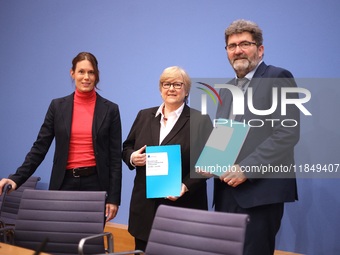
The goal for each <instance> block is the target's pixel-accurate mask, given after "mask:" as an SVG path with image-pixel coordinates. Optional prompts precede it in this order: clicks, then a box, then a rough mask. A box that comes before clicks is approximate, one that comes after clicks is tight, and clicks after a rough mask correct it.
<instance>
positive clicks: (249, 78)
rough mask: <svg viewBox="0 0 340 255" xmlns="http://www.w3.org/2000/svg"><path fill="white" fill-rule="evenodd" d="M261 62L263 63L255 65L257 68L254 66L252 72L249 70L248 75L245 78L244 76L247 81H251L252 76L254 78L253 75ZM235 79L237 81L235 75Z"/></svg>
mask: <svg viewBox="0 0 340 255" xmlns="http://www.w3.org/2000/svg"><path fill="white" fill-rule="evenodd" d="M262 62H263V60H261V61H260V62H259V63H258V64H257V66H256V67H255V68H254V69H253V70H251V71H250V72H249V73H247V74H246V76H244V77H245V78H247V79H248V80H251V79H252V78H253V76H254V74H255V72H256V70H257V68H258V67H259V66H260V65H261V63H262ZM235 78H236V79H238V78H237V76H236V75H235Z"/></svg>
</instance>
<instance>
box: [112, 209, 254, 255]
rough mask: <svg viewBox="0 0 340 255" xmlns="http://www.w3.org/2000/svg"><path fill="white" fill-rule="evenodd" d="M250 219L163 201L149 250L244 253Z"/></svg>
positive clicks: (192, 254) (159, 254) (166, 254)
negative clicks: (174, 205) (173, 205)
mask: <svg viewBox="0 0 340 255" xmlns="http://www.w3.org/2000/svg"><path fill="white" fill-rule="evenodd" d="M248 221H249V217H248V215H245V214H233V213H222V212H212V211H203V210H195V209H187V208H180V207H171V206H166V205H161V206H160V207H159V208H158V210H157V213H156V216H155V219H154V222H153V225H152V229H151V233H150V237H149V240H148V243H147V247H146V251H145V254H147V255H151V254H156V255H174V254H180V255H212V254H215V255H216V254H221V255H222V254H223V255H242V253H243V245H244V238H245V232H246V227H247V223H248ZM140 252H141V251H127V252H117V253H112V254H115V255H122V254H138V253H140Z"/></svg>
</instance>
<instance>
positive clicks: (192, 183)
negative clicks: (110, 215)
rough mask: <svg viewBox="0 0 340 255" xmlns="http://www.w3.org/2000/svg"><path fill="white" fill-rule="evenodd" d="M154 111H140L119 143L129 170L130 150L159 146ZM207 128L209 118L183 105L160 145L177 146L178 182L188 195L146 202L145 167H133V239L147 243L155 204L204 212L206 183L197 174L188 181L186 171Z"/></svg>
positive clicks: (205, 207) (155, 207)
mask: <svg viewBox="0 0 340 255" xmlns="http://www.w3.org/2000/svg"><path fill="white" fill-rule="evenodd" d="M157 110H158V107H154V108H149V109H145V110H141V111H140V112H139V113H138V115H137V117H136V119H135V121H134V123H133V125H132V127H131V130H130V133H129V135H128V137H127V139H126V140H125V142H124V143H123V160H124V162H125V163H126V164H127V166H128V167H129V169H130V170H132V169H135V167H134V166H132V165H131V164H130V156H131V154H132V153H133V152H134V151H136V150H138V149H140V148H141V147H143V146H144V145H149V146H152V145H159V135H160V118H161V116H160V115H159V116H157V117H155V115H156V112H157ZM211 129H212V124H211V121H210V119H209V117H207V116H202V115H201V114H200V112H198V111H197V110H194V109H190V108H189V107H188V106H187V105H185V106H184V108H183V112H182V114H181V115H180V117H179V118H178V120H177V122H176V124H175V126H174V127H173V129H172V130H171V131H170V133H169V134H168V135H167V136H166V137H165V139H164V140H163V142H162V144H161V145H167V144H180V145H181V156H182V183H184V184H185V185H186V186H187V188H188V189H189V192H187V193H185V194H184V195H183V196H182V197H181V198H179V199H178V200H177V201H176V202H172V201H169V200H166V199H164V198H161V199H147V198H146V174H145V171H146V168H145V166H143V167H136V176H135V179H134V187H133V191H132V197H131V202H130V217H129V232H130V233H131V234H132V235H133V236H134V237H136V238H138V239H141V240H145V241H147V239H148V237H149V233H150V230H151V225H152V222H153V219H154V215H155V212H156V209H157V207H158V205H159V204H168V205H172V206H180V207H188V208H197V209H204V210H207V208H208V206H207V193H206V180H205V179H202V177H201V176H200V175H197V177H199V178H191V177H190V169H194V168H193V167H194V164H195V163H196V160H197V158H198V156H199V153H200V151H201V149H202V148H203V147H204V145H205V142H206V140H207V138H208V136H209V134H210V132H211ZM190 141H191V144H190ZM190 149H191V150H190ZM192 174H194V173H192Z"/></svg>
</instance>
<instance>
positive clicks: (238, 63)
mask: <svg viewBox="0 0 340 255" xmlns="http://www.w3.org/2000/svg"><path fill="white" fill-rule="evenodd" d="M249 67H250V61H249V60H248V59H245V58H244V59H238V60H235V61H234V62H233V68H234V69H235V70H236V71H237V72H242V73H243V72H246V71H248V69H249Z"/></svg>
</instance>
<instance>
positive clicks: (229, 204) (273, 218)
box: [215, 187, 284, 255]
mask: <svg viewBox="0 0 340 255" xmlns="http://www.w3.org/2000/svg"><path fill="white" fill-rule="evenodd" d="M231 189H232V188H231V187H226V188H225V189H223V190H220V191H219V192H221V193H219V196H215V210H216V211H220V212H230V213H244V214H248V215H249V218H250V222H249V223H248V225H247V230H246V237H245V244H244V251H243V254H244V255H273V254H274V250H275V236H276V234H277V232H278V231H279V229H280V225H281V219H282V216H283V209H284V204H283V203H278V204H269V205H262V206H256V207H252V208H242V207H240V206H239V205H238V204H237V202H236V201H235V199H234V196H233V195H232V192H231V191H232V190H231Z"/></svg>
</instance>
